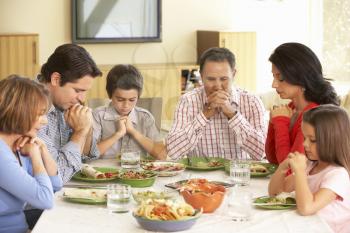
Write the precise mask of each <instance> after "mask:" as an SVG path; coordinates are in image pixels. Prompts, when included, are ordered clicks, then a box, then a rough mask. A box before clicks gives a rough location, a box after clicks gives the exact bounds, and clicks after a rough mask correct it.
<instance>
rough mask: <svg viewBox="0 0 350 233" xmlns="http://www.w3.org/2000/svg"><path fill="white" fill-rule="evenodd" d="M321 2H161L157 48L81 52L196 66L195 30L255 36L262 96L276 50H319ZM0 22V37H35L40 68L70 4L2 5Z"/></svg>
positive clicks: (16, 0) (65, 32)
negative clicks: (293, 44) (297, 45)
mask: <svg viewBox="0 0 350 233" xmlns="http://www.w3.org/2000/svg"><path fill="white" fill-rule="evenodd" d="M130 1H131V0H130ZM320 2H321V3H322V0H163V1H162V4H163V6H162V16H163V17H162V28H163V30H162V35H163V41H162V42H161V43H129V44H93V45H91V44H89V45H84V47H85V48H87V49H88V51H89V52H90V53H91V55H92V56H93V58H94V59H95V61H96V62H97V63H98V64H116V63H165V62H167V63H173V62H175V63H185V62H193V63H194V62H195V61H196V37H195V35H196V34H195V31H196V30H234V31H257V37H258V38H257V43H258V44H257V48H258V53H257V59H258V60H257V66H258V67H257V73H258V85H257V88H258V91H259V92H261V91H263V90H266V89H268V88H269V87H270V84H271V74H270V64H269V62H267V60H268V57H269V55H270V54H271V52H272V50H273V49H274V48H275V47H276V46H278V45H279V44H281V43H283V42H288V41H298V42H302V43H305V44H307V45H309V46H311V47H312V48H313V49H316V50H319V41H320V40H318V36H317V35H319V34H320V31H319V28H320V27H321V23H322V20H319V19H320V16H319V15H317V14H315V13H314V12H316V13H317V12H319V11H318V10H316V11H315V9H318V8H315V6H316V7H320V6H319V5H321V4H319V3H320ZM14 12H16V13H15V14H14ZM15 15H16V16H15ZM315 20H316V21H315ZM0 22H1V23H0V33H11V32H31V33H39V40H40V51H39V53H40V57H39V59H40V63H41V64H42V63H44V62H45V61H46V59H47V57H48V56H49V55H50V54H51V53H52V52H53V50H54V49H55V48H56V47H57V46H58V45H60V44H62V43H68V42H70V30H71V29H70V28H71V27H70V0H31V1H28V0H1V1H0ZM321 34H322V33H321ZM315 35H316V36H315ZM315 38H316V39H315ZM320 39H321V41H322V38H320ZM316 52H318V51H316Z"/></svg>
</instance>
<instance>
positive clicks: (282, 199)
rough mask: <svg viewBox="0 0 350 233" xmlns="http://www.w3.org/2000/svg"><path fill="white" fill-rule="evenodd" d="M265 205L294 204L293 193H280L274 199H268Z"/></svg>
mask: <svg viewBox="0 0 350 233" xmlns="http://www.w3.org/2000/svg"><path fill="white" fill-rule="evenodd" d="M266 203H269V204H274V205H277V204H281V205H283V204H296V201H295V197H294V195H293V193H285V192H282V193H280V194H278V195H277V196H275V197H270V198H269V199H268V200H267V202H266Z"/></svg>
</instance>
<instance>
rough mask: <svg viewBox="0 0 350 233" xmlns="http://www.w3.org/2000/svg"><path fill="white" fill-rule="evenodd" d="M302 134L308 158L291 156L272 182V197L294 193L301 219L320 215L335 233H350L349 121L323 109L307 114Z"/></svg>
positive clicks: (336, 110) (329, 108)
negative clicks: (282, 193) (289, 173)
mask: <svg viewBox="0 0 350 233" xmlns="http://www.w3.org/2000/svg"><path fill="white" fill-rule="evenodd" d="M302 132H303V134H304V147H305V155H303V154H301V153H299V152H295V153H290V154H289V155H288V158H287V159H286V160H284V161H283V162H282V163H281V164H280V166H279V167H278V169H277V171H276V172H275V174H274V175H273V176H272V178H271V180H270V183H269V194H270V195H277V194H279V193H281V192H292V191H295V197H296V203H297V211H298V212H299V213H300V214H301V215H312V214H316V213H317V214H318V215H319V216H320V217H321V218H323V219H324V220H325V221H326V222H327V223H328V224H329V226H330V227H331V228H332V229H333V230H334V231H335V232H344V233H345V232H350V178H349V171H350V120H349V117H348V115H347V113H346V111H345V110H344V109H342V108H340V107H338V106H334V105H328V104H327V105H320V106H319V107H317V108H314V109H311V110H309V111H307V112H305V113H304V115H303V122H302ZM289 169H291V171H292V175H287V176H286V173H287V171H288V170H289Z"/></svg>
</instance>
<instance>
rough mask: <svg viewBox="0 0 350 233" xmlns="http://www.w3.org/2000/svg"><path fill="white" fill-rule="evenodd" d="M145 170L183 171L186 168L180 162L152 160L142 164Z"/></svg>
mask: <svg viewBox="0 0 350 233" xmlns="http://www.w3.org/2000/svg"><path fill="white" fill-rule="evenodd" d="M142 168H143V169H145V170H150V171H156V172H163V171H181V170H183V169H184V165H183V164H180V163H157V162H154V163H153V162H151V163H146V164H144V165H142Z"/></svg>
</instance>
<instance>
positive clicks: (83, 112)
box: [64, 104, 92, 134]
mask: <svg viewBox="0 0 350 233" xmlns="http://www.w3.org/2000/svg"><path fill="white" fill-rule="evenodd" d="M64 118H65V120H66V122H67V123H68V125H69V126H70V127H71V128H72V129H73V131H74V132H78V133H82V134H87V133H88V132H89V130H90V128H91V127H92V113H91V109H90V108H88V107H86V106H83V105H80V104H75V105H74V106H72V107H71V108H70V109H68V110H66V111H65V113H64Z"/></svg>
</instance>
